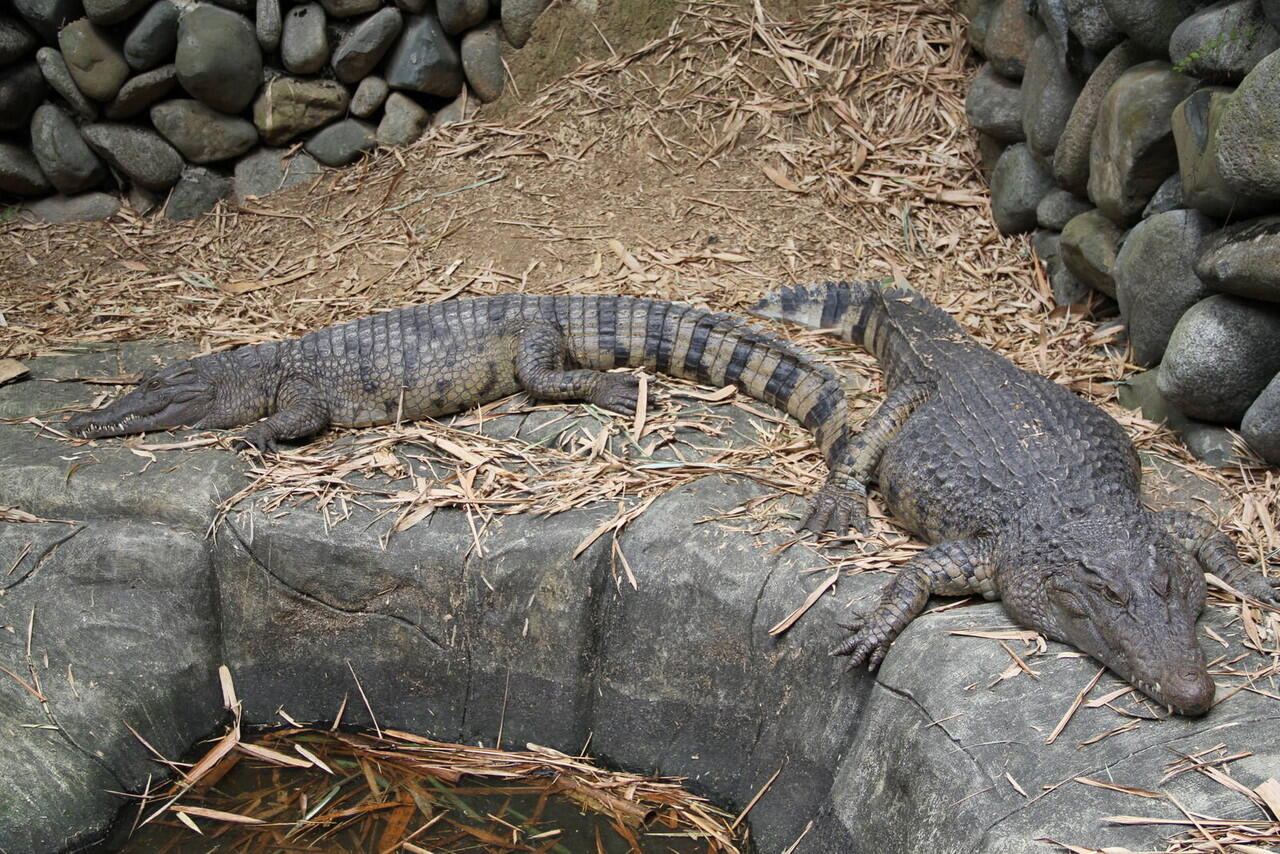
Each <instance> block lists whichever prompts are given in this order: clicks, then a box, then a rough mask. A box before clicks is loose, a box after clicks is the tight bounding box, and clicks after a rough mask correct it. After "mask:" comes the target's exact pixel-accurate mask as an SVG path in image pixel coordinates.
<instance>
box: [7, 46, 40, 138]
mask: <svg viewBox="0 0 1280 854" xmlns="http://www.w3.org/2000/svg"><path fill="white" fill-rule="evenodd" d="M42 100H44V76H43V75H42V74H41V73H40V67H39V66H38V65H36V63H34V62H24V63H22V64H20V65H11V66H9V67H8V68H0V131H6V130H18V129H19V128H24V127H26V125H27V122H29V121H30V120H31V114H32V113H34V112H35V111H36V107H38V106H40V102H41V101H42Z"/></svg>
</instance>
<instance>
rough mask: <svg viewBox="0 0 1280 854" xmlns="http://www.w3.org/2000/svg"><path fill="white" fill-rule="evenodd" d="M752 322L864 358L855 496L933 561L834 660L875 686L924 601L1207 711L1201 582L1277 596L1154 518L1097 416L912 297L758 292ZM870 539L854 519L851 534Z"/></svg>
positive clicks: (1195, 530)
mask: <svg viewBox="0 0 1280 854" xmlns="http://www.w3.org/2000/svg"><path fill="white" fill-rule="evenodd" d="M748 312H749V313H750V314H753V315H756V316H760V317H767V318H772V319H777V320H785V321H790V322H794V323H798V324H801V325H804V326H809V327H814V328H818V329H824V330H828V331H830V332H832V333H834V334H835V335H837V336H838V337H840V338H843V339H846V340H848V341H852V342H853V343H856V344H861V345H863V346H864V347H865V348H866V349H868V350H869V351H870V352H871V353H872V354H873V355H874V356H875V357H876V358H877V360H878V361H879V363H880V365H881V366H882V368H883V371H884V384H885V386H886V388H887V395H886V397H885V399H884V401H883V403H882V404H881V405H880V406H879V408H878V409H877V410H876V411H875V412H874V413H873V414H872V415H871V416H870V417H869V418H868V419H867V420H866V422H865V423H864V424H863V426H862V429H861V430H860V432H858V434H857V435H856V436H855V438H854V441H853V443H852V444H851V446H850V450H849V454H850V456H851V457H852V462H853V472H852V473H853V476H854V478H855V479H856V480H857V481H858V484H857V486H856V487H855V489H856V490H857V491H858V492H859V493H861V494H865V491H866V486H867V484H868V483H869V482H875V483H876V484H878V487H879V489H880V493H881V495H882V496H883V498H884V504H885V506H886V507H887V509H888V510H889V512H890V513H891V515H892V516H893V518H894V519H896V520H897V521H898V522H900V523H901V524H902V525H903V526H904V527H906V528H907V529H909V530H910V531H912V532H914V533H915V534H917V535H919V536H920V537H921V538H922V539H924V540H925V541H926V542H928V543H930V545H929V547H928V548H927V549H925V550H924V551H922V552H920V553H919V554H918V555H916V556H915V557H913V558H912V559H911V560H910V561H908V562H907V563H906V564H904V565H903V567H902V568H901V569H900V570H899V572H898V573H897V575H896V576H895V577H894V579H893V580H892V581H891V582H890V583H889V584H887V585H886V586H885V588H884V590H883V592H882V593H881V597H880V601H879V603H878V605H877V606H876V607H875V608H874V609H871V610H870V611H869V612H868V613H867V614H865V615H863V616H861V617H858V618H855V619H854V621H853V622H852V624H851V625H850V626H849V627H848V628H849V629H850V631H851V634H850V635H849V636H848V638H847V639H846V640H845V642H844V643H842V644H841V645H840V646H839V647H837V648H836V649H835V650H833V654H834V655H847V656H849V657H850V668H853V667H856V666H858V665H859V664H862V663H864V662H865V663H866V664H867V666H868V667H869V668H870V669H872V670H874V669H875V668H876V667H877V666H878V665H879V664H880V662H881V661H882V660H883V658H884V656H885V654H886V652H887V651H888V649H889V647H890V644H892V642H893V640H894V639H895V638H896V637H897V636H898V634H899V633H900V632H901V631H902V630H903V629H904V628H905V627H906V626H907V625H908V624H909V623H910V622H911V621H912V620H913V619H914V618H915V617H916V616H917V615H919V614H920V612H921V611H922V610H923V609H924V606H925V603H926V601H927V600H928V599H929V596H930V595H931V594H937V595H941V596H962V595H970V594H977V595H980V596H982V597H984V598H985V599H988V600H994V599H1000V600H1002V601H1003V603H1004V607H1005V609H1006V611H1007V612H1008V613H1009V614H1010V615H1011V616H1012V617H1013V618H1014V619H1015V620H1016V621H1017V622H1019V623H1021V624H1022V625H1025V626H1028V627H1030V628H1033V629H1036V630H1037V631H1039V632H1041V633H1043V634H1044V635H1046V636H1048V637H1050V638H1053V639H1055V640H1058V641H1062V642H1065V643H1068V644H1071V645H1072V646H1075V647H1076V648H1077V649H1080V650H1082V651H1083V652H1085V653H1088V654H1089V655H1090V656H1092V657H1093V658H1095V659H1097V660H1099V661H1100V662H1102V663H1103V664H1104V665H1106V666H1107V667H1108V668H1109V669H1111V670H1112V671H1113V672H1115V673H1116V674H1118V675H1119V676H1121V677H1122V678H1123V679H1125V680H1126V681H1128V682H1130V683H1131V684H1132V685H1134V686H1135V687H1137V688H1138V689H1139V690H1140V691H1142V692H1143V693H1145V694H1146V695H1148V696H1149V697H1151V698H1152V699H1153V700H1155V701H1156V702H1158V703H1160V704H1161V705H1163V706H1165V707H1167V708H1168V709H1169V710H1171V712H1178V713H1180V714H1184V715H1189V716H1195V715H1201V714H1204V713H1205V712H1207V711H1208V710H1209V708H1210V707H1211V706H1212V705H1213V700H1214V689H1215V686H1214V682H1213V680H1212V679H1211V678H1210V676H1209V672H1208V669H1207V667H1206V664H1205V658H1204V654H1203V652H1202V651H1201V649H1200V645H1199V643H1198V642H1197V639H1196V634H1195V623H1196V619H1197V618H1198V616H1199V614H1200V612H1201V610H1202V609H1203V607H1204V604H1205V576H1204V573H1205V572H1206V571H1208V572H1213V573H1215V574H1216V575H1218V576H1219V577H1220V578H1222V579H1223V580H1225V581H1226V582H1227V583H1229V584H1230V585H1232V586H1233V587H1235V588H1236V589H1237V590H1238V591H1240V592H1242V593H1245V594H1247V595H1248V596H1250V597H1253V598H1254V599H1256V600H1258V601H1259V602H1261V603H1265V604H1269V605H1274V604H1276V603H1277V602H1280V595H1278V594H1280V581H1277V580H1275V579H1272V580H1268V579H1267V578H1266V577H1265V576H1264V575H1262V574H1260V573H1257V572H1254V571H1253V570H1251V569H1250V568H1249V567H1247V566H1245V565H1244V564H1243V563H1242V562H1241V561H1240V559H1239V557H1238V555H1237V553H1236V549H1235V546H1234V545H1233V544H1232V543H1231V541H1230V540H1229V539H1228V538H1227V537H1226V536H1224V535H1223V534H1222V533H1221V532H1219V531H1218V529H1217V528H1216V527H1215V526H1214V525H1213V524H1211V523H1210V522H1208V521H1207V520H1205V519H1202V518H1200V517H1199V516H1196V515H1193V514H1191V513H1186V512H1182V511H1176V510H1164V511H1161V512H1154V511H1152V510H1149V509H1147V508H1146V507H1145V506H1143V504H1142V501H1141V497H1140V493H1139V479H1140V476H1141V466H1140V464H1139V460H1138V455H1137V452H1136V451H1135V449H1134V447H1133V443H1132V442H1131V441H1130V440H1129V437H1128V436H1127V435H1126V434H1125V432H1124V430H1123V429H1122V428H1121V427H1120V425H1119V424H1118V423H1116V421H1115V420H1114V419H1112V418H1111V417H1110V416H1108V415H1107V414H1106V413H1105V412H1103V411H1102V410H1101V409H1100V408H1098V407H1097V406H1095V405H1094V404H1092V403H1089V402H1088V401H1085V400H1084V399H1083V398H1080V397H1078V396H1077V395H1075V394H1073V393H1071V392H1070V391H1068V390H1067V389H1065V388H1063V387H1062V386H1059V385H1057V384H1055V383H1053V382H1051V381H1050V380H1048V379H1046V378H1044V377H1041V376H1037V375H1035V374H1032V373H1029V372H1027V371H1024V370H1022V369H1020V368H1018V367H1017V366H1015V365H1014V364H1013V363H1012V362H1010V361H1009V360H1008V359H1005V358H1004V357H1003V356H1000V355H999V354H997V353H996V352H994V351H993V350H991V349H989V348H987V347H984V346H982V345H981V344H979V343H978V342H977V341H976V340H975V339H974V338H972V337H971V336H970V335H969V334H968V333H966V332H965V331H964V330H963V329H962V328H961V327H960V325H959V324H958V323H956V322H955V320H954V319H953V318H952V317H951V316H950V315H949V314H947V313H946V312H945V311H943V310H942V309H940V308H938V307H937V306H935V305H933V304H932V303H931V302H929V301H928V300H927V299H926V298H925V297H924V296H922V295H921V294H919V293H917V292H915V291H913V290H910V289H907V288H899V287H893V286H885V285H880V284H877V283H874V282H838V283H836V282H827V283H823V284H819V285H808V286H799V287H785V288H782V289H780V290H776V291H772V292H770V293H768V294H766V295H765V297H764V298H763V299H762V300H761V301H760V302H759V303H758V304H756V305H755V306H753V307H752V308H750V309H748ZM850 521H851V523H852V524H853V525H854V526H855V527H858V528H860V529H862V530H865V529H866V506H865V502H863V503H860V505H859V508H858V509H857V510H856V511H855V512H854V514H853V515H852V516H851V518H850Z"/></svg>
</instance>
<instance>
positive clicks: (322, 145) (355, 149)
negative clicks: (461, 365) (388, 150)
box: [303, 119, 378, 166]
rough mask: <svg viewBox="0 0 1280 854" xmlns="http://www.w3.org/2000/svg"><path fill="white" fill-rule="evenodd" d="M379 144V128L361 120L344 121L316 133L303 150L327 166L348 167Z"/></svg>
mask: <svg viewBox="0 0 1280 854" xmlns="http://www.w3.org/2000/svg"><path fill="white" fill-rule="evenodd" d="M377 144H378V141H377V128H375V127H374V126H373V125H371V124H369V123H368V122H363V121H360V120H359V119H343V120H342V121H340V122H335V123H333V124H331V125H329V126H328V127H327V128H324V129H323V130H321V131H319V132H318V133H316V135H315V136H313V137H311V138H310V139H308V140H307V142H306V145H304V146H303V148H305V149H306V152H307V153H308V154H310V155H311V156H312V157H314V158H315V159H316V160H319V161H320V162H321V163H323V164H324V165H325V166H346V165H347V164H348V163H351V162H352V161H354V160H355V159H356V158H357V157H359V156H360V154H361V153H362V152H365V151H370V150H372V149H373V148H374V146H376V145H377Z"/></svg>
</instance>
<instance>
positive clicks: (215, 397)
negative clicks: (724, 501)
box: [66, 294, 859, 533]
mask: <svg viewBox="0 0 1280 854" xmlns="http://www.w3.org/2000/svg"><path fill="white" fill-rule="evenodd" d="M624 366H625V367H641V366H643V367H646V368H648V369H649V370H652V371H656V372H658V373H663V374H669V375H672V376H676V377H682V378H687V379H692V380H696V381H698V382H702V383H707V384H712V385H716V386H725V385H729V384H732V385H735V386H737V387H738V388H740V389H742V390H743V391H744V392H746V393H747V394H749V395H751V396H752V397H754V398H757V399H759V400H762V401H764V402H766V403H769V404H772V405H774V406H777V407H778V408H779V409H783V410H785V411H786V412H787V413H788V414H790V415H792V416H793V417H795V418H796V419H797V420H798V421H799V422H800V423H801V424H803V425H804V426H805V427H807V428H808V429H809V430H811V431H812V432H813V433H814V436H815V439H816V441H817V445H818V447H819V448H820V449H821V451H822V454H823V456H824V457H825V459H826V462H827V466H828V476H827V479H826V482H825V483H824V484H823V485H822V487H821V488H820V489H819V490H818V492H817V495H816V496H815V498H814V500H813V503H812V505H811V509H810V511H809V513H808V515H807V516H806V517H805V518H804V519H803V521H802V527H803V528H806V529H808V530H813V531H833V532H837V533H844V532H846V531H847V530H848V525H849V518H850V514H851V513H852V512H854V509H855V508H856V507H857V506H858V502H859V497H858V496H859V493H858V488H859V487H858V484H857V482H856V481H855V480H854V479H853V478H852V477H851V475H850V461H849V457H848V449H849V447H850V446H851V436H850V432H849V413H848V406H847V401H846V399H845V394H844V390H843V388H842V387H841V384H840V381H839V379H838V378H837V376H836V375H835V374H834V373H833V372H832V371H831V370H830V369H828V368H825V367H823V366H820V365H819V364H817V363H815V362H814V361H813V360H812V359H811V358H810V357H809V356H807V355H806V354H804V353H803V352H801V351H800V350H798V349H797V348H795V347H793V346H792V345H790V344H789V343H787V342H785V341H783V340H782V339H781V338H779V337H777V336H775V335H772V334H769V333H767V332H765V331H764V330H762V329H760V328H759V327H756V326H752V325H750V324H749V323H748V322H747V321H746V320H745V319H744V318H741V317H736V316H733V315H728V314H722V313H714V314H713V313H711V312H708V311H706V310H704V309H700V308H695V307H693V306H689V305H683V304H680V303H673V302H668V301H665V300H658V299H647V298H638V297H629V296H612V295H560V296H550V295H524V294H504V295H499V296H491V297H472V298H462V299H453V300H446V301H444V302H439V303H435V304H429V305H413V306H408V307H405V308H401V309H396V310H393V311H386V312H382V313H380V314H374V315H370V316H368V317H363V318H360V319H358V320H354V321H350V322H347V323H342V324H338V325H335V326H330V327H326V328H324V329H320V330H317V331H314V332H310V333H308V334H306V335H303V336H301V337H300V338H294V339H290V340H284V341H268V342H264V343H261V344H253V345H245V346H242V347H238V348H235V349H233V350H228V351H225V352H220V353H211V354H206V355H201V356H196V357H194V358H190V359H182V360H178V361H175V362H172V363H169V364H167V365H164V366H163V367H161V368H159V369H158V370H154V371H150V372H148V373H146V374H144V375H143V376H142V377H141V379H140V380H139V382H138V385H137V387H136V388H135V389H134V390H132V391H130V392H129V393H128V394H126V395H124V396H122V397H120V398H119V399H117V400H115V401H114V402H112V403H110V404H108V405H107V406H105V407H104V408H102V409H99V410H96V411H92V412H82V413H76V414H74V415H72V416H71V418H70V419H69V420H68V421H67V424H66V426H67V429H68V432H70V433H71V434H72V435H74V436H78V437H83V438H98V437H106V436H119V435H126V434H131V433H141V432H144V431H149V430H161V429H171V428H177V427H194V428H199V429H228V428H234V427H241V426H245V425H249V426H248V429H247V431H245V432H244V433H243V435H242V436H240V437H239V440H238V441H239V442H242V443H243V444H245V445H247V446H251V447H252V448H255V449H257V450H258V451H262V452H270V451H274V450H275V449H276V447H277V443H278V442H279V441H281V440H289V439H300V438H304V437H309V436H312V435H314V434H317V433H319V432H321V431H323V430H325V429H326V428H328V427H330V426H338V427H364V426H370V425H376V424H387V423H392V422H397V421H401V420H406V421H413V420H419V419H423V418H429V417H433V416H438V415H446V414H449V413H453V412H459V411H461V410H465V409H468V408H470V407H473V406H478V405H480V404H483V403H487V402H489V401H492V400H497V399H498V398H501V397H504V396H506V395H509V394H512V393H514V392H516V391H519V390H523V391H525V392H527V393H528V394H529V395H530V396H532V397H535V398H539V399H542V400H584V401H588V402H590V403H593V404H596V405H597V406H600V407H602V408H604V409H608V410H611V411H613V412H617V413H621V414H623V415H632V414H634V413H635V411H636V407H637V395H638V386H639V379H638V378H637V377H636V376H633V375H631V374H627V373H618V372H608V371H609V370H610V369H611V368H615V367H624Z"/></svg>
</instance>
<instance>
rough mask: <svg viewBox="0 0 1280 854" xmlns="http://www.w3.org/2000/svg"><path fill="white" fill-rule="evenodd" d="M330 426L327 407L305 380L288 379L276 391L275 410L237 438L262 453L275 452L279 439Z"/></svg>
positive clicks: (314, 431) (309, 432)
mask: <svg viewBox="0 0 1280 854" xmlns="http://www.w3.org/2000/svg"><path fill="white" fill-rule="evenodd" d="M328 426H329V407H328V406H327V405H326V404H325V402H324V398H323V396H322V395H321V394H320V393H319V392H318V391H316V389H315V388H314V387H313V386H312V385H311V383H309V382H307V381H305V380H288V381H286V382H285V383H284V384H282V385H281V387H280V389H279V390H278V391H277V392H276V411H275V412H274V413H273V414H272V415H270V416H268V417H267V418H264V419H262V420H261V421H259V422H257V423H256V424H254V425H253V426H252V427H250V428H249V429H248V430H246V431H245V432H244V434H243V435H241V436H239V437H237V438H236V440H235V441H236V442H242V443H244V444H246V445H248V446H250V447H252V448H255V449H256V450H258V451H259V452H261V453H267V452H274V451H275V450H276V442H277V441H278V440H280V439H296V438H298V437H300V436H311V435H314V434H315V433H319V432H320V431H321V430H323V429H325V428H326V427H328Z"/></svg>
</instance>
